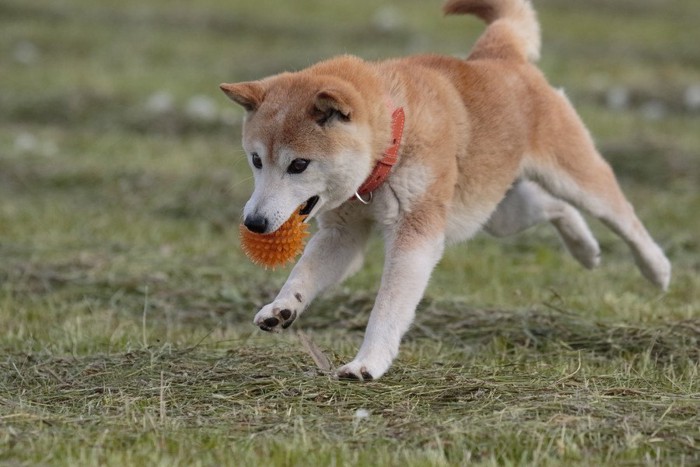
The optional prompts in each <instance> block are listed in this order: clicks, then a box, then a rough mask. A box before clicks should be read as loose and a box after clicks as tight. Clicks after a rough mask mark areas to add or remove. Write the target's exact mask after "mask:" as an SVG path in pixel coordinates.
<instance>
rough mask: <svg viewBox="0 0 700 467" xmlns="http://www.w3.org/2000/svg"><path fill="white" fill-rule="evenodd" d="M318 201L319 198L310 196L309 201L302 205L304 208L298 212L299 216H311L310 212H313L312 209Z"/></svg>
mask: <svg viewBox="0 0 700 467" xmlns="http://www.w3.org/2000/svg"><path fill="white" fill-rule="evenodd" d="M319 199H320V197H319V196H318V195H316V196H312V197H311V198H309V199H308V200H307V201H306V203H304V207H302V208H301V209H300V210H299V215H301V216H308V215H309V214H311V211H313V210H314V208H315V207H316V204H317V203H318V200H319Z"/></svg>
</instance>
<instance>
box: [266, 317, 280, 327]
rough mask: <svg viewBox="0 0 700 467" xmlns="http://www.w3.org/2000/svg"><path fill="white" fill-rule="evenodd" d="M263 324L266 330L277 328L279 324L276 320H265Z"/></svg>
mask: <svg viewBox="0 0 700 467" xmlns="http://www.w3.org/2000/svg"><path fill="white" fill-rule="evenodd" d="M263 322H264V323H265V326H267V327H268V328H274V327H275V326H277V325H278V324H279V323H280V320H278V319H277V318H267V319H266V320H265V321H263Z"/></svg>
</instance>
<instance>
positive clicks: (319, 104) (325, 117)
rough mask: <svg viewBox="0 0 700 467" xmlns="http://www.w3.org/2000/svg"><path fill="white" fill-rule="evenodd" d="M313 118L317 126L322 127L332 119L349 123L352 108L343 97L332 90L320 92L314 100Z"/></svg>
mask: <svg viewBox="0 0 700 467" xmlns="http://www.w3.org/2000/svg"><path fill="white" fill-rule="evenodd" d="M314 110H315V112H314V118H316V122H318V124H319V125H324V124H325V123H326V122H328V121H330V120H332V119H333V118H336V117H337V118H339V119H340V120H342V121H345V122H347V121H349V120H350V119H351V117H352V107H350V104H349V103H348V100H347V99H346V98H344V97H343V95H342V94H341V93H340V92H339V91H337V90H333V89H327V90H324V91H320V92H318V93H317V94H316V97H315V98H314Z"/></svg>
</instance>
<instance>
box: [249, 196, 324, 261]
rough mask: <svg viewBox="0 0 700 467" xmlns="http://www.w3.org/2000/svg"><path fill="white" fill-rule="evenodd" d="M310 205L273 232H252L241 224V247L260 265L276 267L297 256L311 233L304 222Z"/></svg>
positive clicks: (295, 212)
mask: <svg viewBox="0 0 700 467" xmlns="http://www.w3.org/2000/svg"><path fill="white" fill-rule="evenodd" d="M314 204H315V203H314ZM308 205H309V203H308V202H307V203H304V205H302V206H301V207H300V208H299V209H297V210H296V211H294V213H293V214H292V215H291V216H289V219H287V220H286V221H285V223H284V224H282V226H281V227H280V228H279V229H277V230H275V231H274V232H271V233H267V234H259V233H255V232H251V231H250V230H248V228H247V227H246V226H245V225H243V224H241V225H240V227H239V230H240V234H241V248H242V249H243V252H244V253H245V254H246V256H247V257H248V259H250V260H251V261H252V262H253V263H255V264H257V265H258V266H263V267H265V268H272V269H274V268H276V267H279V266H283V265H284V264H286V263H288V262H289V261H292V260H293V259H294V258H296V257H297V256H298V255H299V253H301V252H302V251H303V249H304V243H305V240H306V237H307V236H308V235H309V225H308V224H307V223H306V222H304V220H305V219H306V216H307V215H308V214H309V212H308V211H310V210H309V209H308Z"/></svg>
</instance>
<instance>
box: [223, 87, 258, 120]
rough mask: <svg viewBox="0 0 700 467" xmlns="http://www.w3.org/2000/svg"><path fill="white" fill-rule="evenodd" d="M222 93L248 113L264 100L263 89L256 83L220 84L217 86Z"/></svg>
mask: <svg viewBox="0 0 700 467" xmlns="http://www.w3.org/2000/svg"><path fill="white" fill-rule="evenodd" d="M219 88H221V90H222V91H224V93H225V94H226V95H227V96H228V97H229V99H231V100H232V101H233V102H236V103H238V104H240V105H241V106H243V108H244V109H246V110H247V111H248V112H250V111H253V110H256V109H257V108H258V107H260V104H261V103H262V101H263V99H264V98H265V89H264V88H263V86H262V84H260V83H259V82H258V81H248V82H245V83H231V84H227V83H222V84H220V85H219Z"/></svg>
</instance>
